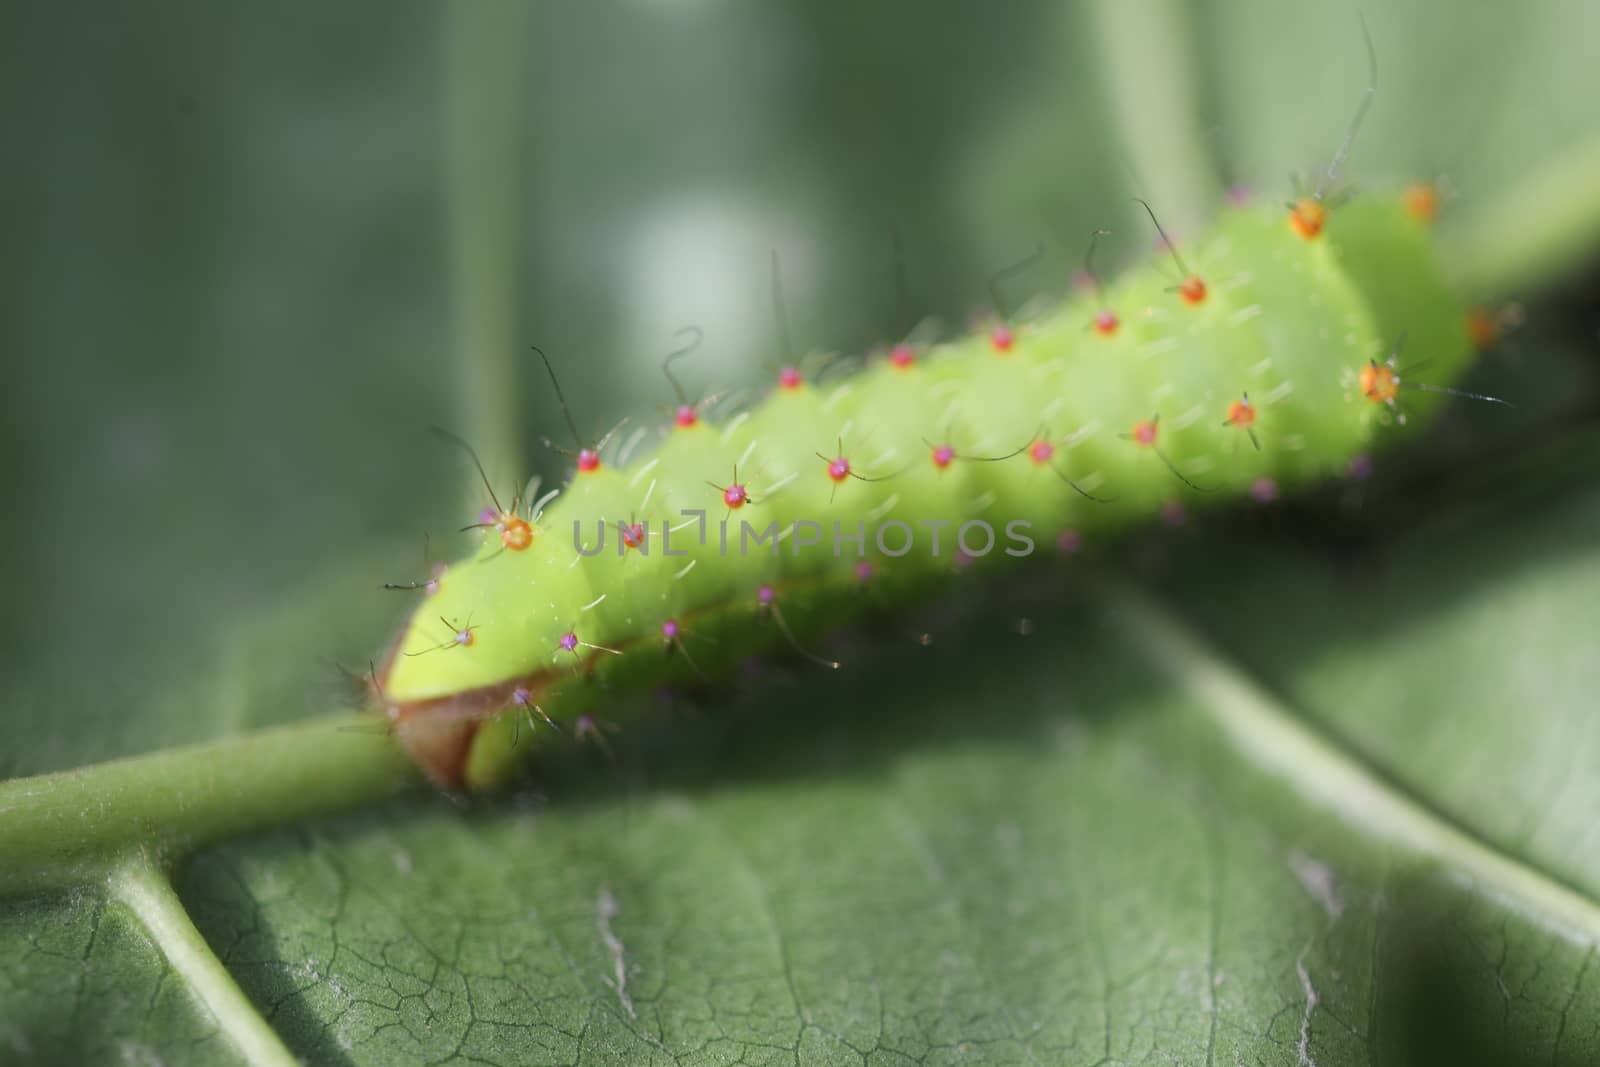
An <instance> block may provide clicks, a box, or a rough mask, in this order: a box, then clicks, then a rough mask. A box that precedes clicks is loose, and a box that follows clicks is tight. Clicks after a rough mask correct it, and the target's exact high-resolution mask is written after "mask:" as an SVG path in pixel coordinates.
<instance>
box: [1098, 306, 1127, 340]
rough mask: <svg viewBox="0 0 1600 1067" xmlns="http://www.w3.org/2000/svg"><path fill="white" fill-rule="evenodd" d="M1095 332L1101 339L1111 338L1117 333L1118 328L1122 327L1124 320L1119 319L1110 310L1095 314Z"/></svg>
mask: <svg viewBox="0 0 1600 1067" xmlns="http://www.w3.org/2000/svg"><path fill="white" fill-rule="evenodd" d="M1092 325H1093V326H1094V332H1095V333H1097V334H1099V335H1100V336H1101V337H1110V336H1112V335H1113V334H1115V333H1116V332H1117V327H1119V326H1121V325H1122V320H1121V319H1119V318H1117V313H1116V312H1115V311H1112V310H1111V309H1109V308H1106V309H1103V310H1101V311H1097V312H1095V316H1094V321H1093V323H1092Z"/></svg>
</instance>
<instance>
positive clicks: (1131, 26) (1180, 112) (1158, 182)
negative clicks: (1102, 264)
mask: <svg viewBox="0 0 1600 1067" xmlns="http://www.w3.org/2000/svg"><path fill="white" fill-rule="evenodd" d="M1092 16H1093V21H1094V25H1095V31H1096V36H1097V39H1098V44H1099V47H1098V48H1097V49H1096V53H1097V54H1098V55H1099V56H1100V61H1101V65H1102V70H1103V79H1104V82H1105V86H1106V92H1107V94H1108V95H1109V97H1110V100H1109V103H1110V106H1111V113H1112V119H1113V120H1114V124H1115V126H1116V130H1117V136H1118V139H1119V140H1120V141H1121V142H1122V150H1123V152H1124V153H1125V155H1126V157H1127V160H1128V163H1129V165H1130V166H1131V167H1132V168H1133V172H1134V179H1135V182H1136V183H1137V185H1138V186H1139V190H1140V194H1141V195H1142V196H1144V197H1146V198H1147V199H1149V200H1151V201H1152V202H1153V203H1154V204H1155V205H1156V210H1157V211H1159V212H1160V214H1161V217H1162V219H1163V220H1164V221H1165V223H1166V225H1167V227H1168V228H1169V230H1170V231H1171V232H1178V231H1183V230H1190V229H1193V228H1194V227H1196V226H1199V225H1200V224H1202V223H1203V222H1205V220H1207V219H1209V218H1210V217H1211V216H1212V215H1213V214H1215V212H1216V205H1217V201H1218V200H1220V199H1221V197H1222V187H1221V182H1220V181H1219V179H1218V177H1217V166H1216V162H1215V160H1214V159H1213V158H1212V155H1211V152H1210V150H1209V149H1208V148H1207V147H1206V143H1205V140H1204V136H1203V134H1202V132H1201V131H1202V130H1203V129H1204V124H1203V123H1202V122H1201V121H1200V114H1199V110H1198V108H1197V101H1198V100H1199V96H1200V94H1199V82H1198V79H1197V78H1196V76H1195V64H1194V47H1193V33H1192V31H1191V28H1190V25H1189V15H1188V12H1187V10H1186V8H1185V5H1184V4H1183V3H1181V2H1179V0H1151V2H1148V3H1137V4H1135V3H1128V2H1127V0H1098V2H1097V3H1095V4H1094V5H1093V9H1092Z"/></svg>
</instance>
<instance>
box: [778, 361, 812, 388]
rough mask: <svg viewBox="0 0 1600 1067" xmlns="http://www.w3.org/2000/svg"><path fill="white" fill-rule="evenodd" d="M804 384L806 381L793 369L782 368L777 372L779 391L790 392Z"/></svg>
mask: <svg viewBox="0 0 1600 1067" xmlns="http://www.w3.org/2000/svg"><path fill="white" fill-rule="evenodd" d="M805 384H806V380H805V379H804V378H802V377H801V376H800V372H799V371H798V370H796V369H795V368H794V367H784V368H783V369H782V370H780V371H779V372H778V388H779V389H787V390H789V391H791V392H792V391H793V390H796V389H799V388H800V387H802V386H803V385H805Z"/></svg>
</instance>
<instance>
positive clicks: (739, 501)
mask: <svg viewBox="0 0 1600 1067" xmlns="http://www.w3.org/2000/svg"><path fill="white" fill-rule="evenodd" d="M749 500H750V494H749V493H747V492H745V489H744V486H742V485H730V486H728V488H726V489H724V490H723V491H722V502H723V503H724V504H726V505H728V506H729V507H730V508H742V507H744V506H745V504H746V503H747V502H749Z"/></svg>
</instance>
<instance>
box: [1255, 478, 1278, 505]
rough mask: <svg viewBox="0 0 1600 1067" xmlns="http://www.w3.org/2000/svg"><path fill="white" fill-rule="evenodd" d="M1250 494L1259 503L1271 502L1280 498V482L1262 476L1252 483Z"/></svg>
mask: <svg viewBox="0 0 1600 1067" xmlns="http://www.w3.org/2000/svg"><path fill="white" fill-rule="evenodd" d="M1250 496H1251V498H1252V499H1253V500H1255V501H1256V502H1257V503H1258V504H1270V503H1272V502H1273V501H1274V500H1276V499H1278V483H1277V482H1275V481H1273V480H1272V479H1271V478H1268V477H1265V476H1262V477H1260V478H1257V479H1256V480H1255V481H1254V482H1252V483H1251V484H1250Z"/></svg>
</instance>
